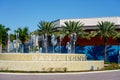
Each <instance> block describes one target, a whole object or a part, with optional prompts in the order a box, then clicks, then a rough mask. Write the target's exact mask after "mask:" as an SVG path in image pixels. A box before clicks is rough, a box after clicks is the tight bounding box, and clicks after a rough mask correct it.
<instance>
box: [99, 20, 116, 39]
mask: <svg viewBox="0 0 120 80" xmlns="http://www.w3.org/2000/svg"><path fill="white" fill-rule="evenodd" d="M97 27H98V35H99V36H101V37H107V38H108V37H113V36H115V35H116V31H115V24H114V23H112V22H108V21H105V22H103V21H101V22H98V25H97Z"/></svg>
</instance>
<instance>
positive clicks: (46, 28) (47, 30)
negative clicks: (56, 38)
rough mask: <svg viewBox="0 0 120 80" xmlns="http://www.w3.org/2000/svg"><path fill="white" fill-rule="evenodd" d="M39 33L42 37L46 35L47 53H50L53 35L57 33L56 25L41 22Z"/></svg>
mask: <svg viewBox="0 0 120 80" xmlns="http://www.w3.org/2000/svg"><path fill="white" fill-rule="evenodd" d="M37 26H38V28H39V29H38V31H39V33H40V34H41V35H44V38H45V39H46V40H45V42H44V43H45V48H46V53H47V51H48V49H47V47H48V45H51V35H52V34H53V33H54V32H55V24H54V23H53V22H47V21H41V22H39V24H38V25H37Z"/></svg>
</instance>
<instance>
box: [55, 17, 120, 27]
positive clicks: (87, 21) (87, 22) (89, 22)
mask: <svg viewBox="0 0 120 80" xmlns="http://www.w3.org/2000/svg"><path fill="white" fill-rule="evenodd" d="M66 21H80V22H82V23H83V24H84V26H87V27H86V28H88V27H89V26H96V25H97V24H98V22H101V21H109V22H113V23H115V25H116V26H117V28H119V29H120V17H100V18H80V19H58V20H56V21H54V23H55V25H56V26H55V27H56V28H58V27H59V28H60V27H62V25H64V22H66Z"/></svg>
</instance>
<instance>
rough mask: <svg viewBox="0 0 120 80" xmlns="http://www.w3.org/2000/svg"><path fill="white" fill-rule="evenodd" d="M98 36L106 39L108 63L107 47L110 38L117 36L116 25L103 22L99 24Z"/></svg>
mask: <svg viewBox="0 0 120 80" xmlns="http://www.w3.org/2000/svg"><path fill="white" fill-rule="evenodd" d="M97 27H98V35H99V36H101V38H103V39H104V62H106V55H107V53H106V46H107V45H108V38H109V37H113V36H115V34H116V30H115V24H114V23H113V22H108V21H104V22H103V21H101V22H98V24H97Z"/></svg>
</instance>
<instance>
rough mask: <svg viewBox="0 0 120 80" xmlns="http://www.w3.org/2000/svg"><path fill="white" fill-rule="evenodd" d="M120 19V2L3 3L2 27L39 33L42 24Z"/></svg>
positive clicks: (46, 0) (11, 0) (50, 0)
mask: <svg viewBox="0 0 120 80" xmlns="http://www.w3.org/2000/svg"><path fill="white" fill-rule="evenodd" d="M109 16H120V0H0V24H3V25H5V26H6V27H10V28H11V32H13V31H14V30H15V29H17V28H18V27H21V28H22V27H25V26H28V27H29V30H30V31H34V30H36V29H38V27H37V24H38V22H40V21H41V20H45V21H53V20H56V19H66V18H91V17H109Z"/></svg>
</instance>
